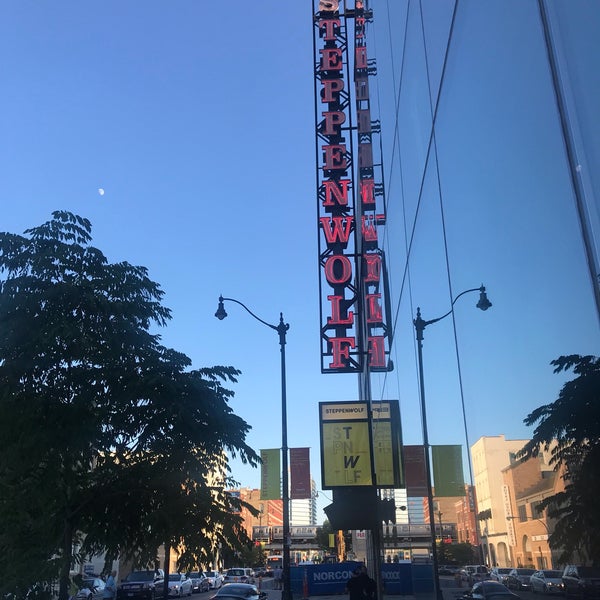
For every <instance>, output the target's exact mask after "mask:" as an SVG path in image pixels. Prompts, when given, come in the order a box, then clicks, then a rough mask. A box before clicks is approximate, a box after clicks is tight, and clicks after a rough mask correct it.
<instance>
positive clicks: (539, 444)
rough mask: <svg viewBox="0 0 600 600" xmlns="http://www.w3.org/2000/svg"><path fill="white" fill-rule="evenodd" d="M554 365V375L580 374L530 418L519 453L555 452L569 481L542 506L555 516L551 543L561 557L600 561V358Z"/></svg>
mask: <svg viewBox="0 0 600 600" xmlns="http://www.w3.org/2000/svg"><path fill="white" fill-rule="evenodd" d="M551 364H552V365H553V366H554V372H555V373H560V372H563V371H569V370H570V371H572V372H573V373H574V374H575V375H576V377H575V378H574V379H572V380H570V381H567V382H566V383H565V384H564V385H563V387H562V388H561V390H560V392H559V395H558V398H557V400H555V401H554V402H552V403H551V404H546V405H544V406H540V407H539V408H537V409H535V410H534V411H533V412H531V413H530V414H529V415H528V416H527V417H526V418H525V420H524V422H525V424H526V425H528V426H534V425H535V430H534V433H533V437H532V439H531V440H530V441H529V442H528V443H527V444H526V446H525V447H524V448H523V449H522V450H521V453H520V456H521V457H522V458H524V459H527V458H531V457H536V456H537V455H538V454H539V452H540V451H541V450H542V449H543V450H545V451H550V452H551V463H552V464H553V465H554V466H555V468H556V469H557V470H559V471H560V472H561V474H562V477H563V479H564V483H565V489H564V491H563V492H559V493H557V494H555V495H553V496H551V497H549V498H546V499H545V500H544V501H543V502H542V503H541V505H540V510H543V509H547V510H548V516H549V517H550V518H552V519H555V520H556V523H555V526H554V531H553V533H552V535H551V536H550V545H551V546H552V547H553V548H556V549H560V550H561V552H562V553H561V556H560V557H559V560H560V561H561V562H568V561H569V560H571V558H573V557H577V558H578V560H583V561H589V562H592V563H594V564H596V565H600V538H599V537H598V535H597V532H598V531H600V505H599V504H598V490H599V489H600V359H599V358H597V357H595V356H580V355H569V356H561V357H559V358H557V359H556V360H554V361H552V363H551Z"/></svg>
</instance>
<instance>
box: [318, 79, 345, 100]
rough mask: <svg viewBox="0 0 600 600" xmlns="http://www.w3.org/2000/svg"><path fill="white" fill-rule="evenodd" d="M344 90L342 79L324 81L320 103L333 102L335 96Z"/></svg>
mask: <svg viewBox="0 0 600 600" xmlns="http://www.w3.org/2000/svg"><path fill="white" fill-rule="evenodd" d="M343 89H344V80H343V79H324V80H323V91H322V92H321V102H335V101H336V100H337V95H336V96H334V94H339V92H341V91H342V90H343Z"/></svg>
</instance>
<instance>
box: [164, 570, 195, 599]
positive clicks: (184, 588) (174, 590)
mask: <svg viewBox="0 0 600 600" xmlns="http://www.w3.org/2000/svg"><path fill="white" fill-rule="evenodd" d="M191 595H192V580H191V579H190V578H189V577H188V576H187V575H184V574H183V573H169V596H175V597H177V598H183V596H191Z"/></svg>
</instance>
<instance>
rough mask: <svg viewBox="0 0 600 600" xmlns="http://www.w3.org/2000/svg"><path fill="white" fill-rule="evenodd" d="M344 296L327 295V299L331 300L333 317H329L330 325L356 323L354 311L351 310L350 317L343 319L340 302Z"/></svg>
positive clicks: (328, 322)
mask: <svg viewBox="0 0 600 600" xmlns="http://www.w3.org/2000/svg"><path fill="white" fill-rule="evenodd" d="M343 299H344V298H343V296H327V300H330V301H331V317H327V324H328V325H352V323H354V312H353V311H351V310H349V311H348V317H347V318H345V319H342V317H341V315H340V312H341V311H340V302H341V301H342V300H343Z"/></svg>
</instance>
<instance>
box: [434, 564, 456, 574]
mask: <svg viewBox="0 0 600 600" xmlns="http://www.w3.org/2000/svg"><path fill="white" fill-rule="evenodd" d="M457 571H458V567H455V566H453V565H440V566H439V567H438V574H439V575H455V574H456V572H457Z"/></svg>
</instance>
